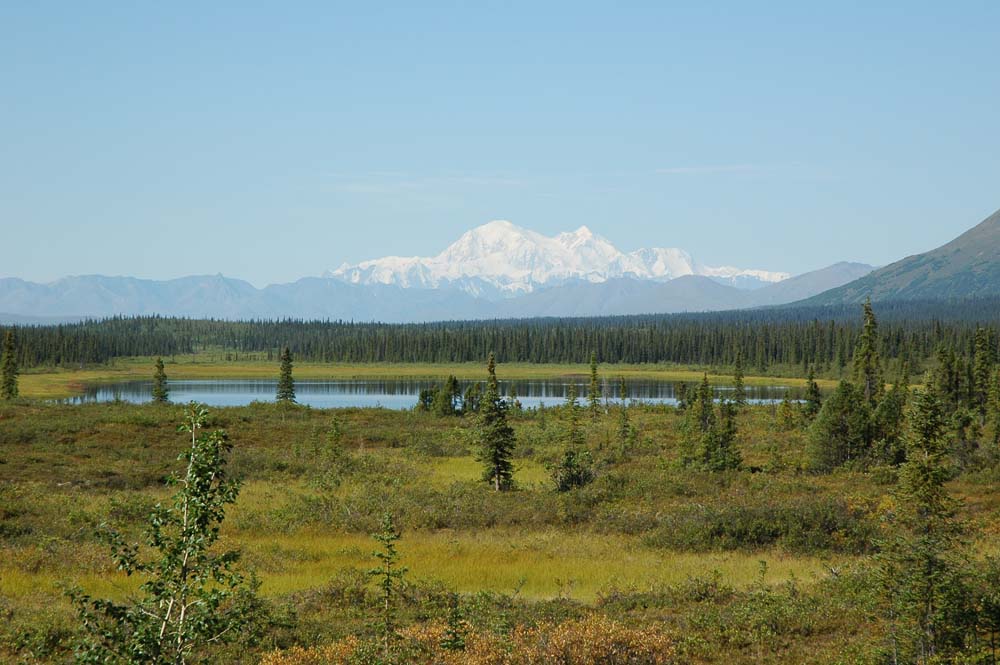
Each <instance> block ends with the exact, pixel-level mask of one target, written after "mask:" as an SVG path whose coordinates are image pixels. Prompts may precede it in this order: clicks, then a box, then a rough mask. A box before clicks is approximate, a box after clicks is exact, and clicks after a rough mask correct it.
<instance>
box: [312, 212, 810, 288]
mask: <svg viewBox="0 0 1000 665" xmlns="http://www.w3.org/2000/svg"><path fill="white" fill-rule="evenodd" d="M686 275H703V276H706V277H710V278H712V279H714V280H717V281H719V282H721V283H726V284H730V285H732V286H737V287H740V288H759V287H763V286H766V285H768V284H774V283H777V282H780V281H782V280H785V279H788V278H789V277H790V276H791V275H789V274H788V273H785V272H777V271H770V270H748V269H742V268H734V267H731V266H722V267H710V266H706V265H702V264H700V263H698V262H696V261H695V260H694V259H693V258H691V255H690V254H688V253H687V252H685V251H684V250H682V249H676V248H663V247H657V248H650V249H640V250H637V251H634V252H630V253H628V254H626V253H625V252H622V251H621V250H619V249H618V248H617V247H615V246H614V245H613V244H611V242H610V241H608V240H607V239H605V238H602V237H601V236H599V235H596V234H594V233H593V232H592V231H591V230H590V229H588V228H587V227H586V226H581V227H580V228H578V229H577V230H576V231H573V232H570V233H560V234H558V235H556V236H554V237H549V236H544V235H542V234H540V233H535V232H534V231H529V230H528V229H524V228H521V227H519V226H516V225H514V224H512V223H510V222H508V221H504V220H497V221H492V222H490V223H488V224H484V225H482V226H479V227H477V228H474V229H472V230H471V231H467V232H466V233H464V234H462V237H460V238H459V239H458V240H457V241H455V242H454V243H452V244H451V245H449V246H448V247H447V248H446V249H445V250H444V251H443V252H441V253H440V254H438V255H437V256H433V257H419V256H413V257H403V256H387V257H384V258H380V259H373V260H370V261H364V262H362V263H358V264H356V265H350V264H344V265H342V266H340V267H339V268H337V269H336V270H333V271H331V272H328V273H327V276H328V277H331V278H334V279H340V280H343V281H345V282H348V283H350V284H359V285H365V286H367V285H372V284H383V285H391V286H401V287H403V288H422V289H440V288H454V289H458V290H460V291H464V292H466V293H468V294H470V295H474V296H476V297H487V298H494V299H495V298H501V297H512V296H517V295H520V294H524V293H532V292H534V291H537V290H539V289H543V288H547V287H552V286H555V285H559V284H565V283H567V282H574V281H582V282H591V283H598V282H606V281H608V280H609V279H618V278H627V279H636V280H651V281H657V282H665V281H669V280H672V279H676V278H678V277H684V276H686Z"/></svg>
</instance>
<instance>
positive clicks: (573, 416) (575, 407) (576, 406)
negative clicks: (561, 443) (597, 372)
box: [563, 381, 587, 447]
mask: <svg viewBox="0 0 1000 665" xmlns="http://www.w3.org/2000/svg"><path fill="white" fill-rule="evenodd" d="M563 410H564V411H565V414H566V426H565V432H564V434H563V439H564V440H565V442H566V445H567V446H570V447H573V446H576V447H579V446H582V445H583V444H584V442H585V441H586V438H587V437H586V433H585V432H584V431H583V426H582V425H581V424H580V402H579V401H578V400H577V388H576V384H575V383H574V382H572V381H570V384H569V385H568V386H567V387H566V403H565V404H564V405H563Z"/></svg>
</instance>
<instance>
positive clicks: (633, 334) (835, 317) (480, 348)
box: [12, 299, 1000, 376]
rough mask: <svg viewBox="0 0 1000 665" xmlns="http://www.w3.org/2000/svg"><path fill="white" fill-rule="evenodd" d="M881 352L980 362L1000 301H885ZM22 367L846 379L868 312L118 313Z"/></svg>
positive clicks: (60, 333)
mask: <svg viewBox="0 0 1000 665" xmlns="http://www.w3.org/2000/svg"><path fill="white" fill-rule="evenodd" d="M879 313H880V319H881V327H880V334H879V337H878V339H877V340H875V344H876V345H877V346H876V350H877V351H878V353H879V355H880V357H881V358H882V359H884V360H885V361H892V362H893V363H894V367H900V366H902V364H904V363H905V364H907V365H908V366H909V367H910V370H911V372H914V373H916V372H922V371H923V370H924V369H925V365H926V364H928V363H929V364H935V363H936V362H937V361H938V359H939V357H938V351H939V349H940V348H942V347H944V348H948V349H951V350H953V351H954V352H955V353H956V354H957V356H959V357H968V356H971V355H972V352H973V350H974V347H975V334H976V329H977V327H978V326H979V325H981V324H988V323H990V322H992V321H995V320H996V319H997V318H998V315H1000V299H981V300H961V301H944V302H910V303H882V304H880V305H879ZM12 330H14V332H15V334H16V337H17V339H18V341H19V344H18V347H17V350H16V362H17V364H18V365H19V366H20V367H26V368H27V367H38V366H79V365H92V364H103V363H107V362H109V361H111V360H113V359H114V358H118V357H132V356H154V357H155V356H173V355H178V354H189V353H197V352H202V351H206V350H218V349H222V350H225V351H232V352H236V353H237V354H239V353H254V354H266V357H267V359H268V360H271V359H273V358H275V357H277V355H278V354H279V353H280V352H281V350H282V349H283V348H284V347H285V346H288V347H289V349H290V350H291V352H292V353H294V354H295V357H296V358H298V359H299V360H303V361H311V362H356V363H369V362H435V363H442V362H475V361H481V360H482V359H483V358H484V357H486V356H487V354H488V353H490V352H493V353H495V354H496V359H497V362H502V363H504V362H527V363H585V362H587V361H588V360H589V358H590V354H591V353H594V354H596V357H597V360H598V362H601V363H659V362H673V363H681V364H688V365H692V364H694V365H703V366H704V365H709V366H732V365H733V364H735V362H736V359H737V357H739V358H740V359H741V362H742V363H743V364H744V366H745V367H746V369H747V370H749V371H753V372H755V373H766V372H767V371H768V370H769V368H771V367H772V366H774V365H780V366H782V367H783V368H786V370H787V369H788V368H796V367H797V368H800V369H799V370H798V371H799V373H801V374H802V375H803V376H804V375H805V374H806V373H807V371H808V370H809V368H810V367H811V368H813V369H814V370H815V371H817V372H818V373H820V374H835V375H841V374H843V373H844V372H845V371H846V370H849V369H850V366H851V365H852V363H853V354H854V349H855V348H856V347H857V344H858V340H859V338H860V336H861V335H862V332H863V331H862V328H861V326H860V325H859V322H858V321H857V306H856V305H849V306H838V307H824V308H815V307H813V308H777V309H766V310H749V311H737V312H716V313H704V314H676V315H644V316H619V317H603V318H546V319H530V320H495V321H457V322H442V323H426V324H382V323H357V322H347V321H299V320H281V321H263V320H255V321H220V320H194V319H183V318H165V317H159V316H142V317H115V318H109V319H104V320H99V321H98V320H94V321H84V322H81V323H76V324H64V325H57V326H17V327H15V328H13V329H12Z"/></svg>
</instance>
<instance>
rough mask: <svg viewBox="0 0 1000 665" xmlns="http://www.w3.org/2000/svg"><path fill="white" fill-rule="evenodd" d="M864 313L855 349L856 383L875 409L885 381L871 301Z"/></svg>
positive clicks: (867, 301)
mask: <svg viewBox="0 0 1000 665" xmlns="http://www.w3.org/2000/svg"><path fill="white" fill-rule="evenodd" d="M862 313H863V316H864V323H863V324H862V328H861V335H860V336H859V337H858V343H857V346H856V347H855V349H854V381H855V382H856V383H857V385H858V388H859V389H860V390H861V394H862V396H863V397H864V399H865V402H866V403H867V404H868V407H869V408H870V409H874V408H875V405H876V404H877V403H878V401H879V400H880V399H881V398H882V392H883V390H884V389H885V381H884V380H883V378H882V359H881V358H880V357H879V352H878V346H879V337H878V322H877V321H876V320H875V312H874V310H872V301H871V299H868V300H866V301H865V304H864V305H863V306H862Z"/></svg>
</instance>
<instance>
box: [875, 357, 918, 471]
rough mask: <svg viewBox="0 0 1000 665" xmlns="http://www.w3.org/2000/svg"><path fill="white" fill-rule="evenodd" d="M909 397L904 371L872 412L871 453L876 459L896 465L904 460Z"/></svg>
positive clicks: (906, 377) (908, 382) (908, 386)
mask: <svg viewBox="0 0 1000 665" xmlns="http://www.w3.org/2000/svg"><path fill="white" fill-rule="evenodd" d="M909 399H910V379H909V376H907V373H906V372H905V371H904V372H903V376H901V377H900V378H899V380H898V381H896V383H894V384H893V386H892V388H891V389H890V390H889V391H888V392H887V393H886V394H885V397H883V399H882V401H881V402H879V405H878V406H877V407H876V408H875V412H874V413H873V414H872V429H873V432H872V440H873V448H874V450H873V453H874V455H875V457H876V461H878V462H880V463H882V464H888V465H890V466H897V465H899V464H902V463H903V462H904V461H906V445H905V442H904V429H905V425H906V406H907V403H908V402H909Z"/></svg>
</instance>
